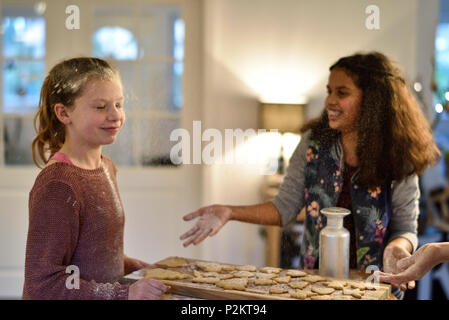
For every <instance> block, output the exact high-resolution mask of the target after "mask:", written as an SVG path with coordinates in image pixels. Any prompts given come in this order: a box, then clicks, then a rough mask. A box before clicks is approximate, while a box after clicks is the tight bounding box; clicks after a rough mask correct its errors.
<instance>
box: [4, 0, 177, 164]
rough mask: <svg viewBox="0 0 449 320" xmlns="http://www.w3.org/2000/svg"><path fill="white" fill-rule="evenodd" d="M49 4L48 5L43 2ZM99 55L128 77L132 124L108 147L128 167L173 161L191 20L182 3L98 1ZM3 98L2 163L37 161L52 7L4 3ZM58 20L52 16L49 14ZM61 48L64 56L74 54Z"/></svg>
mask: <svg viewBox="0 0 449 320" xmlns="http://www.w3.org/2000/svg"><path fill="white" fill-rule="evenodd" d="M38 4H42V3H38ZM89 7H90V8H92V10H84V11H82V12H81V14H82V16H83V17H84V19H86V20H87V18H86V15H90V17H88V18H89V20H91V21H92V23H91V24H89V29H87V28H86V27H85V24H82V28H81V29H80V30H82V32H89V34H90V39H91V43H90V48H91V53H90V54H91V55H93V56H97V57H100V58H104V59H106V60H107V61H109V62H110V63H112V64H113V65H115V66H116V67H117V68H118V69H119V71H120V73H121V77H122V82H123V88H124V94H125V104H124V108H125V112H126V116H127V121H126V123H125V125H124V127H123V129H122V131H121V132H120V134H119V136H118V139H117V141H116V142H115V143H114V144H112V145H108V146H104V148H103V152H104V153H105V154H107V155H108V156H110V157H111V158H112V159H113V161H114V162H115V163H116V164H117V165H121V166H154V165H171V161H170V149H171V147H172V146H173V145H174V143H175V142H170V139H169V137H170V133H171V131H172V130H173V129H176V128H178V127H179V126H180V117H181V110H182V106H183V83H182V79H183V72H184V70H183V67H184V22H183V19H182V16H181V9H180V6H179V5H156V4H144V3H141V2H140V3H139V4H136V3H131V4H122V3H120V2H114V3H105V2H104V1H101V2H100V1H98V2H96V1H93V2H92V3H91V5H90V6H89ZM1 13H2V14H1V17H2V46H1V47H2V56H1V58H2V75H1V84H2V102H1V109H0V153H1V155H0V165H2V166H14V165H30V166H33V161H32V156H31V142H32V140H33V138H34V136H35V131H34V127H33V117H34V115H35V113H36V111H37V106H38V103H39V93H40V88H41V86H42V82H43V79H44V77H45V75H46V72H48V70H47V69H49V68H51V67H52V66H47V65H46V60H45V59H46V46H48V44H49V42H55V41H56V42H57V41H58V39H47V38H46V35H45V24H46V20H45V7H44V8H42V6H38V5H36V4H35V3H34V2H31V1H30V3H29V4H15V3H14V2H11V3H9V4H5V3H3V4H1ZM48 18H52V17H48ZM86 20H85V21H86ZM67 55H68V54H67V52H61V58H63V57H67Z"/></svg>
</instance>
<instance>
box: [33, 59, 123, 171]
mask: <svg viewBox="0 0 449 320" xmlns="http://www.w3.org/2000/svg"><path fill="white" fill-rule="evenodd" d="M115 77H118V78H119V79H120V76H119V73H118V70H117V69H116V68H113V67H112V66H111V65H110V64H109V63H107V62H106V61H104V60H102V59H98V58H93V57H79V58H73V59H69V60H65V61H62V62H60V63H58V64H57V65H55V66H54V67H53V68H52V69H51V70H50V72H49V73H48V75H47V77H46V78H45V80H44V83H43V85H42V88H41V93H40V98H39V109H38V111H37V113H36V115H35V116H34V129H35V130H36V133H37V136H36V137H35V138H34V140H33V143H32V144H31V150H32V153H33V161H34V163H35V164H36V166H38V167H39V168H41V166H40V164H39V162H38V157H37V155H39V158H40V160H42V161H43V163H44V164H46V163H47V162H48V160H49V159H50V158H51V157H52V156H53V155H54V154H55V153H56V152H57V151H58V150H59V149H61V147H62V145H63V144H64V141H65V126H64V124H63V123H61V122H60V121H59V119H58V118H57V116H56V114H55V111H54V106H55V104H57V103H61V104H63V105H64V106H66V107H71V106H72V105H73V103H74V102H75V99H76V98H78V97H79V96H81V94H82V91H83V87H84V84H85V83H86V82H87V81H88V80H90V79H93V78H99V79H106V80H111V79H113V78H115ZM48 151H50V155H49V157H48V158H47V157H46V153H47V152H48Z"/></svg>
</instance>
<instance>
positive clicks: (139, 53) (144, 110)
mask: <svg viewBox="0 0 449 320" xmlns="http://www.w3.org/2000/svg"><path fill="white" fill-rule="evenodd" d="M94 15H95V17H94V32H93V35H92V50H93V52H92V54H93V55H94V56H97V57H101V58H104V59H107V60H108V61H109V62H111V63H112V64H113V65H115V66H117V67H118V69H119V70H120V73H121V76H122V81H123V90H124V94H125V104H124V106H125V112H126V118H127V120H126V123H125V126H124V127H123V129H122V132H121V133H120V134H119V136H118V138H117V141H116V142H115V143H114V144H112V145H108V146H105V147H104V149H103V150H104V153H105V154H107V155H108V156H110V157H111V158H112V159H114V161H115V163H116V164H118V165H132V166H133V165H138V166H139V165H140V166H151V165H171V161H170V149H171V147H172V146H173V145H174V142H170V139H169V137H170V133H171V131H172V130H174V129H176V128H178V127H179V123H180V111H181V108H182V104H183V97H182V75H183V59H184V23H183V20H182V18H181V11H180V8H179V7H178V6H155V5H152V6H149V5H148V6H146V5H141V6H137V7H136V6H126V5H118V6H111V5H108V6H96V7H95V10H94ZM123 150H126V152H123Z"/></svg>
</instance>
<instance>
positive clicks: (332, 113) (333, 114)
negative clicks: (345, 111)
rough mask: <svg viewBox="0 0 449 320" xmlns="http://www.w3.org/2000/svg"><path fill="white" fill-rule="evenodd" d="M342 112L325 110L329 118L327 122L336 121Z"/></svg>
mask: <svg viewBox="0 0 449 320" xmlns="http://www.w3.org/2000/svg"><path fill="white" fill-rule="evenodd" d="M341 114H342V112H340V111H332V110H327V116H328V117H329V120H337V119H338V118H339V117H340V116H341Z"/></svg>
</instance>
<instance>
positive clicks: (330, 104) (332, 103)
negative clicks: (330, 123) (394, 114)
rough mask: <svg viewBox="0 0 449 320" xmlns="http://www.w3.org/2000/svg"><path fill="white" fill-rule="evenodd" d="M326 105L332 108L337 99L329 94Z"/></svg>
mask: <svg viewBox="0 0 449 320" xmlns="http://www.w3.org/2000/svg"><path fill="white" fill-rule="evenodd" d="M326 104H327V105H329V106H333V105H336V104H337V99H336V97H335V95H334V94H332V93H330V94H329V95H328V96H327V98H326Z"/></svg>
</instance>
